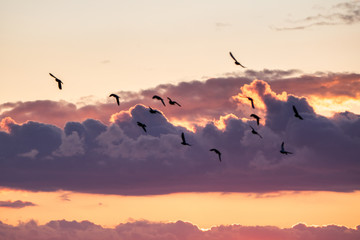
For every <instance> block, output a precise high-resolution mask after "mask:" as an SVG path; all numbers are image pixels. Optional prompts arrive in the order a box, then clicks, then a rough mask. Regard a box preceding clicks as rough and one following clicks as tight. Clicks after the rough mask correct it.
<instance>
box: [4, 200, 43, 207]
mask: <svg viewBox="0 0 360 240" xmlns="http://www.w3.org/2000/svg"><path fill="white" fill-rule="evenodd" d="M28 206H36V204H34V203H32V202H23V201H20V200H17V201H14V202H12V201H0V207H6V208H24V207H28Z"/></svg>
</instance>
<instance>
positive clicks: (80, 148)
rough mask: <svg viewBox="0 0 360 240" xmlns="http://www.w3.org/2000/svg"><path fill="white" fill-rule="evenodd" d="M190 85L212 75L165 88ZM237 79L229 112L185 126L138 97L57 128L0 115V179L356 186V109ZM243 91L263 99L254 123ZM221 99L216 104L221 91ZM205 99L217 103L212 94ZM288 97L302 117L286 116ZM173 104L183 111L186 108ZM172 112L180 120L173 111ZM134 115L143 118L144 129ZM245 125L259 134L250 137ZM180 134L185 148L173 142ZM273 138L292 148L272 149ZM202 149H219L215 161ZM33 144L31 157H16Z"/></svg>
mask: <svg viewBox="0 0 360 240" xmlns="http://www.w3.org/2000/svg"><path fill="white" fill-rule="evenodd" d="M350 79H352V78H350ZM233 80H234V79H233ZM234 81H239V80H238V79H237V80H234ZM244 81H245V80H244ZM246 81H247V80H246ZM246 81H245V82H246ZM231 82H232V80H230V81H229V82H228V83H231ZM193 84H195V85H196V84H197V85H198V86H199V89H202V88H201V87H203V86H205V85H207V84H209V85H214V86H217V85H218V84H220V82H218V80H209V82H207V83H200V82H197V83H184V84H180V85H179V86H176V87H175V86H171V88H169V89H167V91H168V92H171V93H173V95H176V94H175V93H178V92H186V94H188V95H187V96H189V97H190V96H192V97H193V98H194V99H195V98H196V96H195V94H194V93H195V90H193V92H191V90H190V89H192V88H193V87H194V85H193ZM239 84H240V85H241V86H240V89H239V88H238V89H236V92H235V93H234V94H233V95H232V96H229V98H228V99H227V102H229V103H228V104H229V106H230V105H235V108H236V109H238V110H237V111H234V112H233V113H229V114H225V113H224V112H221V117H220V118H219V120H218V121H214V122H212V121H208V120H207V124H204V125H197V126H196V127H195V129H194V131H189V130H187V129H186V128H184V127H181V126H176V125H174V124H173V123H172V122H171V120H169V119H168V118H167V115H166V113H165V112H164V114H151V113H150V112H149V111H148V108H147V106H146V105H142V104H137V105H134V106H132V107H129V108H128V109H126V110H121V111H119V112H117V113H115V114H113V115H112V117H111V119H112V123H111V124H108V125H105V124H103V123H102V122H100V121H98V120H94V119H87V120H85V121H83V122H75V121H71V122H67V123H66V124H65V127H64V128H63V129H61V128H58V127H56V126H54V125H51V124H44V123H38V122H33V121H30V122H26V123H24V124H19V123H16V122H15V121H13V120H11V119H9V118H7V119H6V120H4V121H2V123H1V124H2V127H3V129H7V130H6V131H2V132H1V131H0V182H1V185H2V186H5V187H14V188H22V189H27V190H41V191H52V190H59V189H62V190H69V191H78V192H90V193H111V194H124V195H146V194H166V193H174V192H255V193H261V192H271V191H280V190H292V191H297V190H327V191H354V190H359V186H360V185H359V183H360V177H359V176H360V175H359V170H360V162H359V161H358V152H359V151H358V148H359V146H360V132H359V126H360V118H359V116H357V115H356V114H353V113H350V112H347V113H342V114H341V113H339V114H337V115H335V116H334V117H332V118H327V117H324V116H320V115H318V114H316V112H315V111H314V109H313V108H312V106H311V105H310V104H309V102H308V101H307V99H306V98H305V97H298V96H296V95H293V94H289V93H287V92H275V91H273V89H272V87H271V86H272V85H271V84H272V82H266V81H262V80H255V81H252V82H250V81H249V82H248V83H244V82H243V83H239ZM299 84H300V85H301V84H302V83H299ZM315 85H316V84H315ZM219 86H220V85H219ZM228 86H233V85H232V84H229V85H226V84H225V86H224V88H225V89H226V88H227V87H228ZM330 87H331V84H330ZM210 89H212V88H210ZM222 91H223V92H227V91H226V90H224V89H223V90H217V89H215V90H214V92H213V93H211V92H210V93H204V94H203V95H201V94H200V98H204V99H206V98H207V97H208V98H211V97H212V96H213V95H216V94H218V93H219V92H222ZM189 92H190V93H189ZM198 92H202V91H199V90H198ZM229 92H231V91H229ZM239 92H240V93H239ZM153 93H154V92H150V93H148V95H149V96H151V95H152V94H153ZM186 94H185V95H186ZM206 94H208V96H207V97H206ZM244 94H251V96H253V97H254V99H255V105H256V106H263V107H262V108H260V109H258V108H256V109H255V110H254V111H256V113H257V114H259V115H260V117H261V118H262V119H261V125H260V126H256V123H255V121H254V120H250V119H249V114H248V113H246V111H249V110H251V111H252V109H251V107H250V106H249V103H247V102H242V100H240V99H244V98H240V97H239V96H241V95H244ZM170 96H172V95H170ZM209 96H210V97H209ZM150 99H151V97H150ZM184 99H186V97H184ZM180 100H181V99H180ZM180 100H179V101H180ZM194 101H195V102H196V100H194ZM210 101H211V100H210ZM222 101H223V102H224V103H223V105H225V106H226V103H225V99H224V100H222ZM200 102H201V101H200ZM160 104H161V103H160ZM199 104H200V105H201V104H202V103H199ZM194 105H195V106H194ZM214 105H215V109H217V107H216V106H217V105H216V101H215V100H214ZM293 105H295V106H296V107H297V109H298V111H299V113H300V114H301V115H302V116H303V118H304V120H303V121H301V120H299V119H297V118H295V117H294V113H293V110H292V106H293ZM185 106H186V104H185ZM189 106H190V107H189V108H193V109H192V110H188V111H190V112H193V111H194V112H193V114H192V115H196V113H195V112H196V111H195V109H196V108H197V106H196V104H192V105H189ZM191 106H193V107H191ZM209 106H211V105H209ZM209 106H208V107H207V108H208V111H210V110H211V108H210V107H209ZM169 108H170V107H169ZM231 108H232V107H229V109H231ZM173 109H176V111H179V112H181V111H187V110H186V107H184V110H183V108H173ZM198 112H201V111H200V110H198ZM243 113H246V114H245V115H242V114H243ZM188 114H190V113H188ZM197 114H200V115H201V114H204V115H206V114H207V112H206V110H205V111H203V112H202V113H197ZM178 116H180V118H181V113H180V114H178ZM187 118H191V117H187ZM137 121H140V122H143V123H145V124H146V125H147V126H148V127H147V130H148V131H147V133H144V131H143V130H142V129H141V128H140V127H139V126H137V124H136V122H137ZM249 125H252V126H254V127H255V128H256V130H257V131H258V132H259V133H260V134H261V135H262V136H263V137H264V138H263V139H260V138H259V137H258V136H254V135H253V134H252V133H251V129H250V127H249ZM182 132H184V133H185V136H186V139H187V141H188V142H189V143H190V144H191V145H192V146H191V147H188V146H183V145H181V144H180V143H181V137H180V135H181V133H182ZM282 141H285V144H286V149H287V150H288V151H290V152H294V154H293V155H288V156H283V155H281V154H280V153H279V151H280V145H281V142H282ZM210 148H217V149H219V150H220V151H221V152H222V159H223V161H222V162H221V163H219V161H218V160H217V156H215V155H214V154H213V153H212V152H210V151H209V149H210ZM34 151H36V155H35V156H34V157H33V158H31V157H24V154H25V155H26V156H27V155H29V153H31V152H33V153H34ZM19 173H20V174H19Z"/></svg>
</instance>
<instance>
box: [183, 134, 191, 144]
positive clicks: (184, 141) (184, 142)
mask: <svg viewBox="0 0 360 240" xmlns="http://www.w3.org/2000/svg"><path fill="white" fill-rule="evenodd" d="M181 139H182V142H181V144H182V145H185V146H191V145H190V144H189V143H187V142H186V140H185V134H184V133H181Z"/></svg>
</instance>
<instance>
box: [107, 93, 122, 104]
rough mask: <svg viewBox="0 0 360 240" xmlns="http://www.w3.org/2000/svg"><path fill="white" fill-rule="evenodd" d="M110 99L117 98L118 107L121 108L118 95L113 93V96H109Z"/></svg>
mask: <svg viewBox="0 0 360 240" xmlns="http://www.w3.org/2000/svg"><path fill="white" fill-rule="evenodd" d="M109 97H114V98H116V102H117V105H118V106H120V100H119V98H120V97H119V96H118V95H116V94H114V93H112V94H110V95H109Z"/></svg>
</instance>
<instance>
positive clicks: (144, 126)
mask: <svg viewBox="0 0 360 240" xmlns="http://www.w3.org/2000/svg"><path fill="white" fill-rule="evenodd" d="M229 53H230V56H231V58H232V59H233V60H234V61H235V62H234V63H235V65H239V66H241V67H243V68H245V66H243V65H242V64H241V63H240V62H238V61H237V60H236V58H235V57H234V55H233V54H232V53H231V52H229ZM49 74H50V76H51V77H53V78H55V81H56V82H57V84H58V88H59V89H60V90H61V89H62V84H63V82H62V81H61V80H60V79H58V78H57V77H55V76H54V75H53V74H51V73H49ZM109 97H113V98H115V99H116V103H117V105H118V106H120V97H119V96H118V95H117V94H115V93H112V94H110V95H109ZM243 97H244V98H247V99H248V100H249V101H250V103H251V107H252V108H253V109H255V105H254V99H253V98H251V97H249V96H243ZM152 99H155V100H159V101H161V103H162V104H163V105H164V106H166V104H165V102H164V99H163V98H162V97H160V96H158V95H154V96H153V97H152ZM167 99H168V100H169V104H170V105H177V106H179V107H181V105H180V104H179V103H178V102H176V101H173V100H172V99H171V98H169V97H167ZM293 111H294V116H295V117H296V118H299V119H300V120H303V118H302V117H301V116H300V114H299V112H298V111H297V109H296V107H295V106H294V105H293ZM149 112H150V113H151V114H161V112H159V111H158V110H156V109H152V108H151V107H150V106H149ZM250 117H252V118H254V119H255V120H256V124H257V125H258V126H259V125H260V119H261V118H260V117H259V116H258V115H256V114H254V113H252V114H251V115H250ZM136 123H137V125H138V126H139V127H141V128H142V129H143V130H144V132H145V133H147V130H146V127H147V126H146V124H144V123H142V122H136ZM249 126H250V128H251V133H252V134H254V135H258V136H259V137H260V138H263V137H262V136H261V135H260V134H259V133H258V132H257V131H256V130H255V129H254V128H253V127H252V126H251V125H249ZM181 140H182V141H181V144H182V145H184V146H191V144H189V143H188V142H187V141H186V139H185V134H184V133H183V132H182V133H181ZM209 151H211V152H214V153H215V154H217V155H218V158H219V161H220V162H221V160H222V159H221V152H220V151H219V150H218V149H216V148H211V149H210V150H209ZM280 153H281V154H285V155H288V154H292V152H288V151H286V150H285V148H284V142H282V143H281V149H280Z"/></svg>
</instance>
